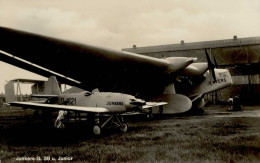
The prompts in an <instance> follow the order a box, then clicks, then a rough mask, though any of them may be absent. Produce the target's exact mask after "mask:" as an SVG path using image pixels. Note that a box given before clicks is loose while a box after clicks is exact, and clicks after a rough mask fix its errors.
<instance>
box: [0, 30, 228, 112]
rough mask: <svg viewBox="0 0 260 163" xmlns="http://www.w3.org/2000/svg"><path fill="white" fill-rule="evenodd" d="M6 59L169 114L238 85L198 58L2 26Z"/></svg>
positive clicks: (223, 71)
mask: <svg viewBox="0 0 260 163" xmlns="http://www.w3.org/2000/svg"><path fill="white" fill-rule="evenodd" d="M0 36H1V37H0V50H1V51H0V60H2V61H4V62H7V63H9V64H13V65H15V66H18V67H20V68H24V69H26V70H29V71H32V72H34V73H37V74H40V75H43V76H45V77H49V76H51V75H56V76H57V74H58V76H57V79H58V81H61V82H62V83H67V84H68V85H71V86H76V87H78V88H81V89H84V90H93V89H95V88H98V89H99V90H100V91H102V92H121V93H125V94H130V95H134V96H137V97H140V98H141V99H144V100H146V101H153V102H160V101H165V102H167V103H168V104H167V105H166V106H164V109H163V113H164V114H174V113H184V112H187V111H189V110H190V109H191V108H201V107H203V106H204V102H203V101H204V100H203V96H204V95H205V94H207V93H210V92H213V91H217V90H220V89H223V88H225V87H228V86H230V85H231V84H232V78H231V75H230V73H229V71H228V70H227V69H219V68H216V67H215V65H214V64H212V63H211V61H210V59H209V55H208V53H207V51H206V57H207V60H208V63H204V62H196V58H192V57H168V58H154V57H149V56H144V55H139V54H135V53H130V52H124V51H117V50H112V49H108V48H102V47H97V46H93V45H88V44H82V43H76V42H72V41H67V40H62V39H57V38H53V37H48V36H42V35H38V34H33V33H29V32H24V31H19V30H15V29H10V28H4V27H0ZM153 112H154V113H158V110H157V111H156V110H153Z"/></svg>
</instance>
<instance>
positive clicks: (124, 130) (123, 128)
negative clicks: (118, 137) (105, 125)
mask: <svg viewBox="0 0 260 163" xmlns="http://www.w3.org/2000/svg"><path fill="white" fill-rule="evenodd" d="M127 130H128V124H127V123H125V122H123V123H122V126H121V131H122V132H124V133H125V132H127Z"/></svg>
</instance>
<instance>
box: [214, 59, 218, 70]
mask: <svg viewBox="0 0 260 163" xmlns="http://www.w3.org/2000/svg"><path fill="white" fill-rule="evenodd" d="M214 63H215V67H216V68H218V67H219V66H218V63H217V60H216V58H215V56H214Z"/></svg>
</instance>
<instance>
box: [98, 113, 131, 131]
mask: <svg viewBox="0 0 260 163" xmlns="http://www.w3.org/2000/svg"><path fill="white" fill-rule="evenodd" d="M95 123H96V125H94V127H93V133H94V134H95V135H100V134H101V131H102V128H104V127H105V126H107V125H108V124H110V126H112V125H114V126H116V127H119V128H120V130H121V131H122V132H124V133H125V132H127V130H128V124H127V123H126V122H125V121H124V119H123V117H121V116H120V115H119V114H114V115H111V116H110V117H109V118H108V119H107V120H106V121H105V122H104V123H102V124H101V125H100V120H99V115H96V116H95Z"/></svg>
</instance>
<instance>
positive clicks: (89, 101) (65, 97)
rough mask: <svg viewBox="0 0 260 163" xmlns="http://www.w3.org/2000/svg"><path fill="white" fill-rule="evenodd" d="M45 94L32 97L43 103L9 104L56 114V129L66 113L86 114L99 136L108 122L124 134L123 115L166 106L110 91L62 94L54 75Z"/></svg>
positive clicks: (47, 85) (125, 125)
mask: <svg viewBox="0 0 260 163" xmlns="http://www.w3.org/2000/svg"><path fill="white" fill-rule="evenodd" d="M45 89H46V90H47V91H46V93H47V92H48V93H51V94H35V95H31V97H37V98H47V100H46V101H31V102H11V103H10V105H11V106H17V107H23V108H31V109H41V110H43V111H55V110H56V111H57V110H59V115H58V117H57V119H56V122H55V125H54V126H55V127H56V128H64V127H65V124H64V123H63V122H64V120H65V118H66V116H67V112H68V111H73V112H76V113H78V114H79V113H80V112H84V113H89V114H88V119H91V120H93V121H94V122H95V125H94V127H93V133H94V134H96V135H99V134H100V133H101V129H102V128H103V127H105V126H106V124H108V123H109V122H112V123H113V124H116V125H117V126H118V127H120V129H121V131H123V132H127V129H128V125H127V123H126V122H125V121H124V119H123V117H122V116H121V114H122V113H126V112H133V111H138V112H143V111H145V112H147V109H150V108H152V107H157V106H162V105H166V104H167V103H166V102H158V103H155V102H145V101H144V100H141V99H138V98H135V97H134V96H132V95H128V94H122V93H112V92H99V91H94V92H88V91H84V92H80V93H71V94H61V91H60V89H59V85H58V82H57V80H56V77H55V76H51V77H50V78H49V80H48V82H47V84H46V88H45ZM104 114H106V115H110V116H109V118H108V119H107V120H106V121H104V122H103V123H101V121H100V117H103V116H102V115H104Z"/></svg>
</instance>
